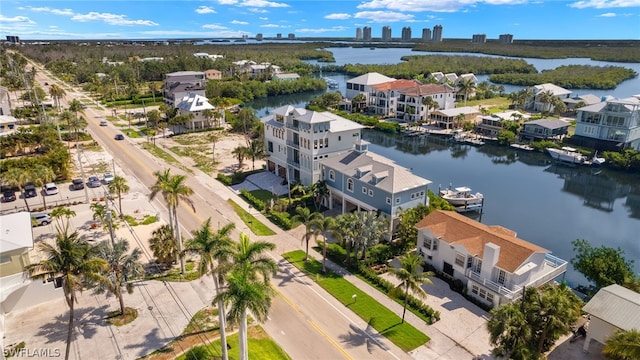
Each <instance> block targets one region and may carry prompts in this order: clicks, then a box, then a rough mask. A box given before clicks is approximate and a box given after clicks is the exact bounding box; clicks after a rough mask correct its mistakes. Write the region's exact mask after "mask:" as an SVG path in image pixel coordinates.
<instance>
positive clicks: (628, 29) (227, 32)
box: [0, 0, 640, 40]
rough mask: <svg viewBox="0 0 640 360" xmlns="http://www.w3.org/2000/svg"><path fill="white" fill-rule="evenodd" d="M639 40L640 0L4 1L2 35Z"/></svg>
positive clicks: (30, 37) (39, 37) (46, 37)
mask: <svg viewBox="0 0 640 360" xmlns="http://www.w3.org/2000/svg"><path fill="white" fill-rule="evenodd" d="M435 25H441V26H442V28H443V31H442V35H443V38H445V39H446V38H468V39H470V38H471V36H472V35H473V34H486V35H487V38H488V39H495V38H498V36H499V35H500V34H513V36H514V39H515V40H518V39H523V40H524V39H541V40H557V39H567V40H583V39H597V40H640V0H362V1H351V0H323V1H315V0H314V1H310V0H282V1H280V0H276V1H268V0H213V1H198V0H173V1H172V0H133V1H125V0H111V1H103V0H91V1H89V0H73V1H66V0H47V1H43V0H34V1H15V0H2V1H1V3H0V37H1V38H2V39H4V38H5V36H7V35H16V36H19V37H20V39H21V40H83V39H84V40H92V39H185V38H239V37H242V36H243V35H247V36H248V37H250V38H252V37H254V36H255V35H256V34H258V33H262V34H263V35H264V36H265V37H275V36H276V34H278V33H281V34H283V36H285V37H286V36H287V35H288V34H290V33H293V34H295V36H296V37H297V38H301V37H341V38H355V34H356V29H357V28H359V27H364V26H369V27H371V29H372V36H373V37H374V38H376V37H381V35H382V27H383V26H390V27H391V28H392V37H394V38H399V37H400V35H401V31H402V28H403V27H405V26H409V27H411V29H412V37H414V38H418V37H420V36H421V33H422V29H423V28H430V29H433V27H434V26H435Z"/></svg>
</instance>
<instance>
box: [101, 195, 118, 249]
mask: <svg viewBox="0 0 640 360" xmlns="http://www.w3.org/2000/svg"><path fill="white" fill-rule="evenodd" d="M104 204H105V209H106V211H107V224H108V225H109V237H111V246H114V245H115V244H116V242H115V240H114V237H113V225H112V224H111V210H109V193H108V192H107V191H105V192H104Z"/></svg>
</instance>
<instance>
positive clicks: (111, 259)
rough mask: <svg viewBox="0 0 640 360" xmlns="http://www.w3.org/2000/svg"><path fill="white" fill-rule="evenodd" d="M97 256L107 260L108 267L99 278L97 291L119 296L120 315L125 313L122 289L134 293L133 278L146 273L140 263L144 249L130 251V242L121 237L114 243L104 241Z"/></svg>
mask: <svg viewBox="0 0 640 360" xmlns="http://www.w3.org/2000/svg"><path fill="white" fill-rule="evenodd" d="M98 249H99V250H98V254H97V256H98V257H99V258H101V259H104V260H105V261H106V262H107V269H106V271H105V272H104V273H103V274H102V276H101V277H100V278H99V280H98V287H97V291H98V292H99V293H100V292H104V291H105V290H107V291H109V292H110V293H112V294H113V295H114V296H115V297H117V298H118V302H119V303H120V315H124V313H125V308H124V299H123V296H122V295H123V294H122V290H123V289H124V290H126V291H127V293H129V294H132V293H133V289H134V287H133V283H132V282H131V280H132V279H135V278H138V277H140V276H142V275H143V274H144V269H143V267H142V264H141V263H140V256H141V255H142V251H141V250H140V249H139V248H135V249H133V251H132V252H131V253H129V242H128V241H127V240H124V239H121V241H116V242H115V243H114V244H113V245H112V244H111V242H110V241H106V240H105V241H103V242H101V243H100V244H99V246H98Z"/></svg>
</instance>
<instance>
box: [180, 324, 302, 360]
mask: <svg viewBox="0 0 640 360" xmlns="http://www.w3.org/2000/svg"><path fill="white" fill-rule="evenodd" d="M248 332H249V339H248V340H247V342H248V345H249V349H248V350H249V359H260V360H287V359H289V360H290V359H291V357H290V356H289V355H288V354H287V353H286V352H284V350H282V348H281V347H280V346H279V345H278V344H277V343H276V342H275V341H273V339H271V338H270V337H269V335H267V333H266V332H265V331H264V330H263V329H262V328H261V327H259V326H253V327H250V328H249V331H248ZM227 343H228V344H229V345H230V346H231V349H230V350H229V359H239V358H240V346H239V342H238V334H237V333H236V334H233V335H230V336H228V337H227ZM201 347H203V348H205V349H206V350H207V352H208V354H209V355H212V356H214V357H212V358H216V357H215V356H220V355H221V354H222V352H221V351H220V340H216V341H214V342H213V343H211V344H207V345H201ZM185 355H186V354H182V355H180V356H178V357H177V358H176V359H177V360H185V359H186V356H185Z"/></svg>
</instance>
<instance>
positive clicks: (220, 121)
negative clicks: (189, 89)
mask: <svg viewBox="0 0 640 360" xmlns="http://www.w3.org/2000/svg"><path fill="white" fill-rule="evenodd" d="M176 108H177V115H189V114H193V118H192V119H191V120H189V121H188V122H187V123H186V124H184V125H183V126H180V128H186V129H188V130H200V129H207V128H213V127H216V128H219V127H221V126H224V123H225V118H224V110H222V111H216V112H217V114H218V116H216V117H214V118H210V119H208V118H207V117H205V116H204V114H203V112H204V110H215V107H214V106H213V105H211V104H209V100H208V99H207V98H206V97H204V96H201V95H198V94H196V93H189V94H188V95H187V96H185V97H184V98H182V100H181V101H180V102H179V103H178V105H177V106H176ZM173 130H174V131H175V129H173ZM178 132H179V131H178Z"/></svg>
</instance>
